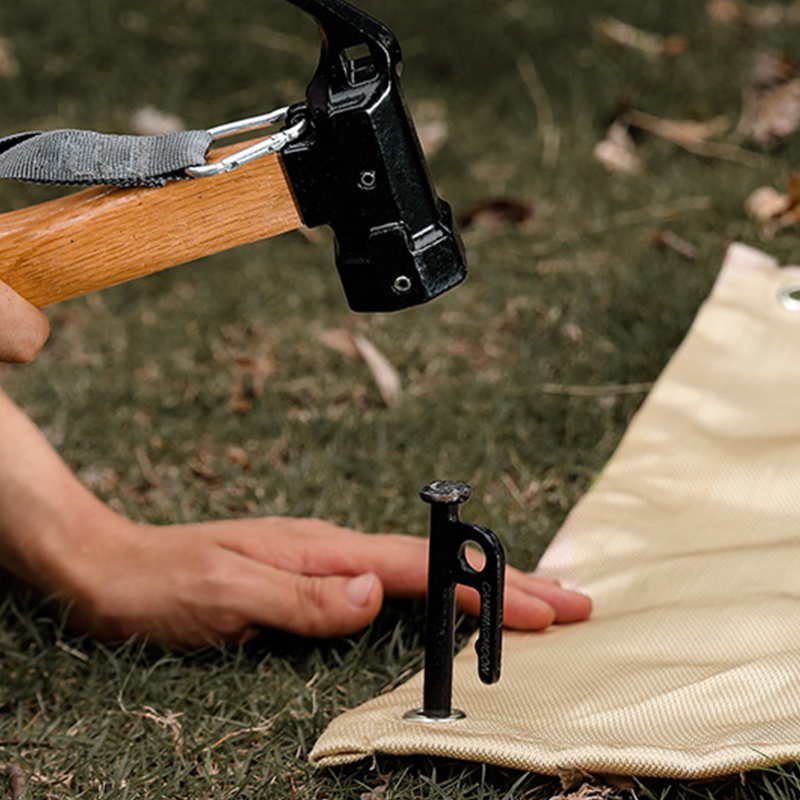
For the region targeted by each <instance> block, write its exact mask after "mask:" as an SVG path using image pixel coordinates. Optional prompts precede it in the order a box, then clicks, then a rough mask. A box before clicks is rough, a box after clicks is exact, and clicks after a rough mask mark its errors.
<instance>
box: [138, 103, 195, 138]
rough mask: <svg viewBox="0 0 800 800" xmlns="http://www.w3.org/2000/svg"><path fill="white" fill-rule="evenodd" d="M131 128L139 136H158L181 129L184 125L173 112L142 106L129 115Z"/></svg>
mask: <svg viewBox="0 0 800 800" xmlns="http://www.w3.org/2000/svg"><path fill="white" fill-rule="evenodd" d="M131 128H132V129H133V132H134V133H136V134H138V135H139V136H158V135H159V134H163V133H177V132H178V131H182V130H184V128H185V125H184V124H183V120H182V119H181V118H180V117H178V116H176V115H175V114H169V113H167V112H166V111H160V110H159V109H157V108H155V107H154V106H142V107H141V108H140V109H138V110H136V111H134V112H133V114H132V115H131Z"/></svg>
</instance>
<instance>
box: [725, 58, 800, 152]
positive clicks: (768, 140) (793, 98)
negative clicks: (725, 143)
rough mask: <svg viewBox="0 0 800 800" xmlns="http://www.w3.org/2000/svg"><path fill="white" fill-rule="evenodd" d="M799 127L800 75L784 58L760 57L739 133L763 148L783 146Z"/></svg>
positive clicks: (744, 98) (744, 102)
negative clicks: (782, 143)
mask: <svg viewBox="0 0 800 800" xmlns="http://www.w3.org/2000/svg"><path fill="white" fill-rule="evenodd" d="M798 126H800V75H798V71H797V68H796V66H795V65H794V64H793V63H792V62H790V61H788V60H787V59H785V58H782V57H780V56H773V55H769V54H761V55H759V56H758V57H757V58H756V59H755V61H754V62H753V67H752V69H751V75H750V83H749V85H748V86H747V87H745V89H744V91H743V92H742V114H741V118H740V119H739V124H738V125H737V127H736V133H737V134H738V135H739V136H740V137H742V138H745V139H751V140H752V141H754V142H757V143H758V144H762V145H770V144H775V143H777V142H780V141H781V140H783V139H785V138H786V137H788V136H791V134H793V133H794V132H795V131H796V130H797V128H798Z"/></svg>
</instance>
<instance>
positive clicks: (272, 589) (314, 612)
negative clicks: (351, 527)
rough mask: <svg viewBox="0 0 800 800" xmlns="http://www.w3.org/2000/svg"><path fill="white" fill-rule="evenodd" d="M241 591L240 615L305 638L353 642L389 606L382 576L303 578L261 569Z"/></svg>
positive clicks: (313, 576) (251, 573) (251, 576)
mask: <svg viewBox="0 0 800 800" xmlns="http://www.w3.org/2000/svg"><path fill="white" fill-rule="evenodd" d="M249 572H250V576H249V579H248V580H247V581H246V582H245V585H244V586H241V587H240V597H239V608H238V611H239V613H240V614H242V616H243V617H245V618H247V619H249V620H250V621H251V622H252V623H255V624H257V625H260V626H263V627H268V628H278V629H280V630H284V631H288V632H290V633H295V634H298V635H300V636H310V637H313V638H326V637H332V636H347V635H348V634H351V633H355V632H356V631H359V630H361V629H363V628H365V627H367V625H369V624H370V622H372V620H373V619H375V617H376V616H377V615H378V612H379V611H380V609H381V605H382V604H383V587H382V586H381V582H380V580H379V579H378V577H377V575H375V574H373V573H365V574H363V575H358V576H356V577H345V576H340V575H332V576H326V577H321V576H317V575H310V576H309V575H299V574H296V573H291V572H284V571H282V570H276V569H273V568H271V567H263V566H261V567H260V568H258V569H255V570H250V571H249Z"/></svg>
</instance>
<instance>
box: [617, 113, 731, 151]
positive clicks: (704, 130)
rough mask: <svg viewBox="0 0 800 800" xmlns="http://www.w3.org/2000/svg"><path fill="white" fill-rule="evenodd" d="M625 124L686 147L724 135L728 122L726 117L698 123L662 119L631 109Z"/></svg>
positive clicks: (626, 116) (685, 120)
mask: <svg viewBox="0 0 800 800" xmlns="http://www.w3.org/2000/svg"><path fill="white" fill-rule="evenodd" d="M625 122H626V123H628V124H629V125H632V126H633V127H635V128H641V129H642V130H646V131H648V132H649V133H653V134H655V135H656V136H660V137H661V138H662V139H669V140H670V141H672V142H675V143H676V144H681V145H684V146H687V145H693V144H698V143H700V142H705V141H707V140H708V139H710V138H712V137H714V136H718V135H719V134H721V133H724V132H725V130H726V129H727V127H728V122H727V120H726V119H725V118H724V117H715V118H714V119H711V120H705V121H703V122H698V121H696V120H687V119H661V118H660V117H655V116H653V115H652V114H646V113H645V112H643V111H637V110H636V109H631V110H630V111H628V112H627V113H626V114H625Z"/></svg>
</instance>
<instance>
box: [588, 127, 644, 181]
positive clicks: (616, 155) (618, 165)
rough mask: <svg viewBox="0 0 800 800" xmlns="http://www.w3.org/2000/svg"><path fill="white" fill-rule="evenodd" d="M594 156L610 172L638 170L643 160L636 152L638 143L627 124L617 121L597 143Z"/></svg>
mask: <svg viewBox="0 0 800 800" xmlns="http://www.w3.org/2000/svg"><path fill="white" fill-rule="evenodd" d="M593 155H594V158H595V160H596V161H599V162H600V163H601V164H602V165H603V166H604V167H605V168H606V169H607V170H608V171H609V172H628V173H633V172H638V171H639V169H640V167H641V160H640V159H639V156H638V155H637V154H636V145H635V144H634V142H633V139H632V138H631V135H630V133H629V132H628V127H627V125H623V124H622V123H621V122H615V123H614V124H613V125H612V126H611V127H610V128H609V129H608V133H607V134H606V138H605V139H603V141H602V142H599V143H598V144H597V145H595V148H594V152H593Z"/></svg>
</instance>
